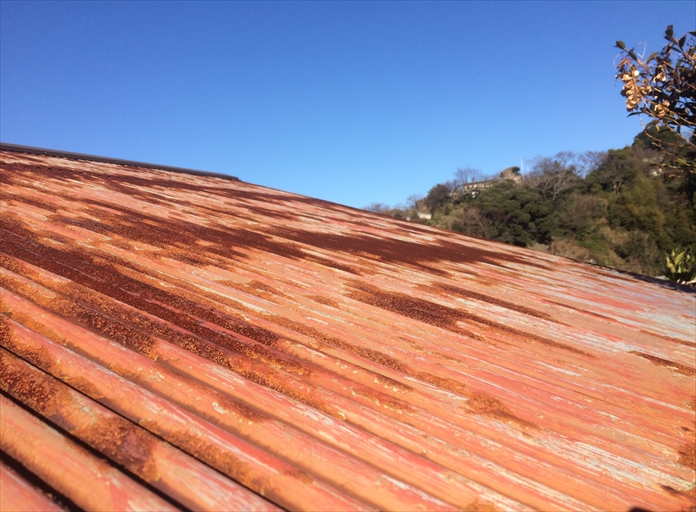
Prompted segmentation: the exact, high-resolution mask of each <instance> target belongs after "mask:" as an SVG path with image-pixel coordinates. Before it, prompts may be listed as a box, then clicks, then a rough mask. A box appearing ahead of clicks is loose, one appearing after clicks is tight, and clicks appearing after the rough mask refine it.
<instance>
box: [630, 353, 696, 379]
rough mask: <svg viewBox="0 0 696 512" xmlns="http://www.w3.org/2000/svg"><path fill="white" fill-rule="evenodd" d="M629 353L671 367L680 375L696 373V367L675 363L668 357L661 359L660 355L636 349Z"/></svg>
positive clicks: (658, 364) (655, 363) (657, 364)
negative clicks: (652, 354)
mask: <svg viewBox="0 0 696 512" xmlns="http://www.w3.org/2000/svg"><path fill="white" fill-rule="evenodd" d="M629 353H630V354H633V355H636V356H638V357H642V358H643V359H647V360H648V361H650V362H651V363H652V364H654V365H656V366H664V367H665V368H673V369H674V370H676V371H677V372H678V373H681V374H682V375H688V376H692V375H696V368H692V367H691V366H686V365H684V364H681V363H676V362H674V361H670V360H668V359H663V358H661V357H657V356H651V355H650V354H645V353H643V352H638V351H636V350H631V351H630V352H629Z"/></svg>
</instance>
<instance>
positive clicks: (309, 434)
mask: <svg viewBox="0 0 696 512" xmlns="http://www.w3.org/2000/svg"><path fill="white" fill-rule="evenodd" d="M0 161H1V163H2V173H1V182H2V188H1V190H0V193H1V194H2V195H1V197H0V200H1V201H2V202H1V203H0V204H1V205H2V215H1V217H0V221H1V230H0V234H1V240H2V245H1V247H0V286H1V287H2V288H1V292H2V296H1V298H2V306H1V310H2V316H0V318H2V323H1V324H0V328H1V332H0V345H1V347H0V383H1V386H0V388H1V391H0V393H1V396H0V407H2V414H1V415H0V419H1V427H2V436H1V437H0V439H1V443H0V445H1V446H0V448H1V450H2V456H3V461H4V462H3V464H2V465H0V477H1V478H2V486H1V488H2V491H1V494H0V496H1V498H2V508H3V510H6V509H11V508H12V507H19V508H22V506H24V507H25V508H29V509H31V508H36V507H39V506H40V505H35V504H36V503H43V502H46V503H48V502H49V501H50V503H55V504H58V505H59V506H61V507H67V508H70V507H82V508H85V509H100V510H106V509H114V510H115V509H154V510H165V509H176V508H181V507H188V508H191V509H209V510H251V509H261V510H273V509H275V508H276V507H280V508H287V509H306V510H352V509H361V510H362V509H391V510H425V509H427V510H445V509H464V510H469V511H474V510H478V511H484V510H485V511H490V510H499V511H507V510H533V509H537V510H553V511H556V510H592V509H595V510H623V511H628V510H629V509H631V508H632V507H638V508H641V509H647V510H675V511H676V510H688V509H689V508H690V507H691V506H694V505H696V500H695V499H694V491H693V488H694V482H695V470H696V445H695V444H694V442H695V437H694V436H695V433H694V431H695V430H696V389H695V387H696V370H695V367H696V343H695V340H694V335H695V329H696V320H695V318H694V317H695V314H696V295H695V294H694V293H691V292H687V291H680V290H675V289H671V288H670V287H669V286H667V285H661V284H658V283H657V282H656V281H654V280H652V281H650V280H641V279H639V278H637V277H633V276H630V275H626V274H620V273H618V272H614V271H611V270H607V269H603V268H598V267H594V266H590V265H585V264H581V263H577V262H574V261H570V260H567V259H563V258H558V257H555V256H551V255H548V254H542V253H538V252H532V251H528V250H525V249H521V248H516V247H511V246H507V245H502V244H498V243H494V242H488V241H484V240H479V239H475V238H470V237H465V236H461V235H458V234H455V233H450V232H445V231H441V230H437V229H433V228H429V227H425V226H421V225H418V224H411V223H407V222H402V221H398V220H395V219H391V218H386V217H382V216H378V215H374V214H371V213H368V212H364V211H359V210H355V209H351V208H347V207H343V206H339V205H336V204H331V203H328V202H324V201H319V200H315V199H310V198H307V197H302V196H298V195H294V194H289V193H285V192H280V191H277V190H271V189H267V188H263V187H259V186H255V185H250V184H247V183H242V182H238V181H231V180H225V179H221V178H216V177H208V176H195V175H188V174H182V173H173V172H168V171H164V170H157V169H151V168H144V167H135V166H125V165H117V164H112V163H105V162H95V161H89V160H74V159H68V158H59V157H55V156H47V155H36V154H26V153H18V152H12V151H3V152H0ZM47 500H48V501H47Z"/></svg>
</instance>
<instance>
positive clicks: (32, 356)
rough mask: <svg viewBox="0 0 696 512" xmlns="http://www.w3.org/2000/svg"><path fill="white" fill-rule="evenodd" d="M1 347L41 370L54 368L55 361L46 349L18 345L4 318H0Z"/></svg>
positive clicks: (14, 316) (15, 316) (15, 315)
mask: <svg viewBox="0 0 696 512" xmlns="http://www.w3.org/2000/svg"><path fill="white" fill-rule="evenodd" d="M17 316H18V315H17V314H16V313H15V314H14V315H13V318H17ZM0 345H2V346H3V347H5V348H6V349H8V350H9V351H11V352H14V353H16V354H19V355H21V357H22V358H23V359H25V360H27V361H29V362H30V363H32V364H34V365H36V366H38V367H39V368H43V369H45V370H49V369H50V368H52V367H53V364H54V360H53V358H52V357H51V356H50V355H49V354H48V353H47V351H46V349H45V348H43V347H41V348H39V349H36V348H34V347H26V346H24V345H20V344H19V343H17V341H16V340H15V337H14V335H13V332H12V327H11V326H10V324H9V322H7V321H6V320H5V319H4V318H3V317H2V316H0Z"/></svg>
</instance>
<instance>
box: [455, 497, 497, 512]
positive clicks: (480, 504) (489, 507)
mask: <svg viewBox="0 0 696 512" xmlns="http://www.w3.org/2000/svg"><path fill="white" fill-rule="evenodd" d="M462 512H500V510H499V509H498V508H497V507H496V506H495V505H493V504H492V503H488V502H487V501H483V500H479V499H475V500H474V501H472V502H471V503H469V504H468V505H465V506H464V508H462Z"/></svg>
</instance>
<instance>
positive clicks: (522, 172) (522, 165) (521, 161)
mask: <svg viewBox="0 0 696 512" xmlns="http://www.w3.org/2000/svg"><path fill="white" fill-rule="evenodd" d="M520 173H521V174H522V181H524V159H523V158H522V157H520Z"/></svg>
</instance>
